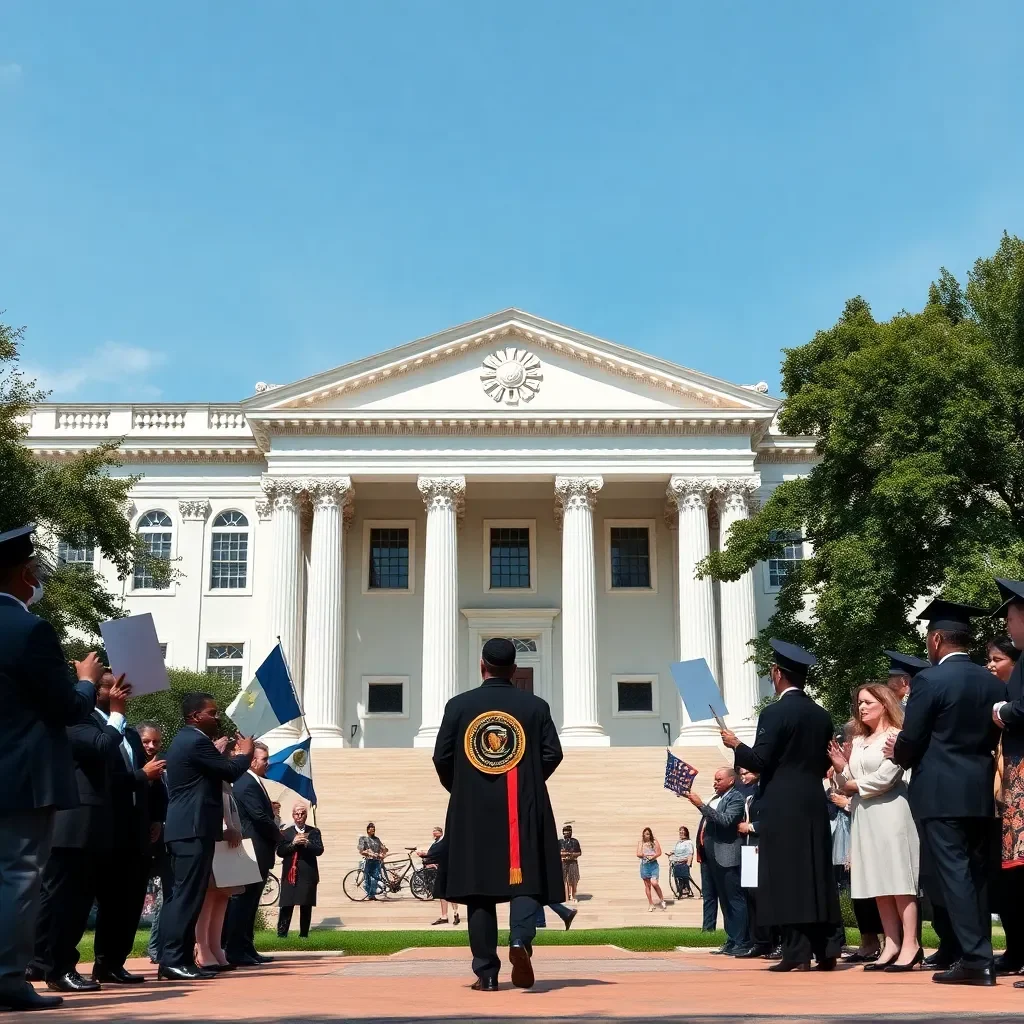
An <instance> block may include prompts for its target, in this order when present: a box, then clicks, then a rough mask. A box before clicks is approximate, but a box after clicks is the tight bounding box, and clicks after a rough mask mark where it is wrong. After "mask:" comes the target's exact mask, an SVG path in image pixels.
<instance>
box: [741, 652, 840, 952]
mask: <svg viewBox="0 0 1024 1024" xmlns="http://www.w3.org/2000/svg"><path fill="white" fill-rule="evenodd" d="M770 643H771V646H772V650H773V651H774V653H775V661H774V662H773V663H772V667H771V679H772V685H773V686H774V687H775V693H776V695H777V696H778V700H777V701H775V702H774V703H773V704H769V705H768V707H766V708H765V709H764V711H762V712H761V715H760V717H759V718H758V720H757V735H756V738H755V740H754V745H753V747H748V746H747V745H746V744H745V743H741V742H740V740H739V738H738V737H737V736H736V734H735V733H733V732H731V731H730V730H728V729H725V730H723V731H722V742H723V743H724V744H725V745H726V746H727V747H732V748H733V749H734V750H735V751H736V767H737V768H746V769H747V770H748V771H752V772H757V773H758V774H759V775H760V794H761V800H760V804H759V821H758V833H759V835H760V842H759V844H758V874H757V889H758V897H757V900H758V904H757V912H758V918H759V921H760V923H761V924H762V925H763V926H764V927H769V928H770V927H772V926H777V927H778V928H779V929H780V930H781V932H782V960H780V961H779V962H778V963H777V964H772V966H771V967H769V968H768V970H769V971H793V970H800V971H806V970H809V969H810V963H811V957H812V955H813V957H814V959H815V960H817V962H818V968H819V969H820V970H826V971H827V970H832V969H833V968H834V967H835V965H836V960H837V958H838V957H839V954H840V952H841V951H842V946H843V938H844V936H843V928H842V914H841V912H840V908H839V890H838V889H837V887H836V882H835V876H834V874H833V871H832V832H831V829H830V828H829V820H828V802H827V801H826V799H825V789H824V785H823V779H824V778H825V773H826V772H827V771H828V768H829V757H828V745H829V742H830V741H831V739H832V719H831V718H830V717H829V714H828V712H827V711H826V710H825V709H824V708H823V707H821V706H820V705H819V704H816V703H815V702H814V701H813V700H811V698H810V697H808V696H807V694H806V693H805V692H804V686H805V684H806V682H807V673H808V670H809V669H810V668H812V667H813V666H814V665H816V664H817V663H818V662H817V659H816V658H815V657H814V655H813V654H809V653H808V652H807V651H804V650H802V649H801V648H799V647H797V646H796V645H795V644H790V643H786V642H785V641H782V640H771V641H770Z"/></svg>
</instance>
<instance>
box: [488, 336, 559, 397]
mask: <svg viewBox="0 0 1024 1024" xmlns="http://www.w3.org/2000/svg"><path fill="white" fill-rule="evenodd" d="M543 379H544V375H543V374H542V373H541V365H540V360H539V359H538V358H537V357H536V356H535V355H534V354H533V353H532V352H529V351H528V350H527V349H525V348H499V349H498V350H497V351H496V352H492V353H491V355H489V356H487V357H486V358H485V359H484V365H483V373H481V374H480V382H481V384H483V388H484V393H485V394H486V395H487V396H488V397H490V398H492V399H494V401H495V402H497V403H498V404H499V405H500V404H501V403H502V402H504V403H505V405H518V404H519V403H520V402H529V401H530V399H532V398H533V396H534V395H536V394H537V392H538V391H539V390H540V385H541V381H542V380H543Z"/></svg>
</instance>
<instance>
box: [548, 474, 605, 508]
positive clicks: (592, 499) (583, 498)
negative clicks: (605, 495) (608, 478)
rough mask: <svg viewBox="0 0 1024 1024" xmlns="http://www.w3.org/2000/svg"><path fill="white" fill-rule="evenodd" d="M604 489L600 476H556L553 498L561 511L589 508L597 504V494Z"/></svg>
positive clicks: (602, 478)
mask: <svg viewBox="0 0 1024 1024" xmlns="http://www.w3.org/2000/svg"><path fill="white" fill-rule="evenodd" d="M602 487H604V477H600V476H556V477H555V497H556V499H557V501H558V504H559V505H560V506H561V507H562V508H563V509H570V508H589V509H592V508H593V507H594V506H595V505H596V504H597V492H598V491H599V490H601V488H602Z"/></svg>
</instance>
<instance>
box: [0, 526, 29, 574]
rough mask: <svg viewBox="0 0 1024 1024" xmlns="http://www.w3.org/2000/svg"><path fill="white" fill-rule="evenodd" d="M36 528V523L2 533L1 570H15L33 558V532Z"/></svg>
mask: <svg viewBox="0 0 1024 1024" xmlns="http://www.w3.org/2000/svg"><path fill="white" fill-rule="evenodd" d="M35 528H36V524H35V523H28V524H27V525H25V526H19V527H17V529H14V530H8V531H7V532H6V533H0V569H13V568H14V566H16V565H21V564H22V563H23V562H27V561H28V560H29V559H30V558H31V557H32V553H33V547H32V532H33V531H34V530H35Z"/></svg>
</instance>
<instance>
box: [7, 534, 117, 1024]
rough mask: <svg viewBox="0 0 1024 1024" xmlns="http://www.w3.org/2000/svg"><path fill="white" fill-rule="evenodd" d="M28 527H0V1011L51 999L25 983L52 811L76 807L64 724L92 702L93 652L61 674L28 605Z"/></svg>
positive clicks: (53, 1002) (33, 591)
mask: <svg viewBox="0 0 1024 1024" xmlns="http://www.w3.org/2000/svg"><path fill="white" fill-rule="evenodd" d="M34 529H35V527H34V525H33V524H31V523H29V524H28V525H26V526H21V527H18V528H17V529H14V530H7V531H5V532H4V533H0V702H2V705H3V715H2V716H0V779H3V787H2V788H0V1008H5V1009H8V1010H45V1009H50V1008H52V1007H56V1006H60V1004H61V1001H62V1000H61V999H60V997H59V996H44V995H41V994H39V993H38V992H36V991H35V989H33V988H32V986H31V985H29V984H28V982H26V981H25V968H26V967H27V966H28V963H29V961H30V960H31V958H32V945H33V941H34V938H35V931H36V918H37V916H38V914H39V906H40V904H39V887H40V884H41V881H42V873H43V866H44V864H45V863H46V860H47V858H48V856H49V853H50V845H51V843H52V840H53V827H54V817H55V814H56V812H57V811H58V810H59V809H61V808H69V807H76V806H77V805H78V787H77V786H76V784H75V768H74V762H73V760H72V757H71V743H70V741H69V739H68V735H67V727H68V726H69V725H74V724H75V723H76V722H81V721H84V720H85V719H86V718H88V716H89V714H90V713H91V712H92V709H93V707H94V705H95V703H96V689H95V687H96V683H98V682H99V680H100V676H101V675H102V673H103V664H102V662H101V661H100V660H99V658H97V657H96V655H95V654H89V655H87V656H86V657H85V659H84V660H83V661H81V662H77V663H76V665H75V668H76V669H77V679H78V682H77V683H76V681H75V677H73V676H72V675H71V673H70V672H69V671H68V663H67V661H66V660H65V658H64V652H63V651H62V650H61V649H60V642H59V641H58V639H57V634H56V633H55V632H54V629H53V626H51V625H50V624H49V623H48V622H47V621H46V620H45V619H41V618H39V616H38V615H35V614H33V613H32V612H31V611H29V605H32V604H34V603H35V602H36V601H38V600H39V599H40V598H41V597H42V595H43V586H42V580H41V577H40V570H39V567H38V565H37V562H36V558H35V553H34V550H33V545H32V531H33V530H34Z"/></svg>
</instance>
